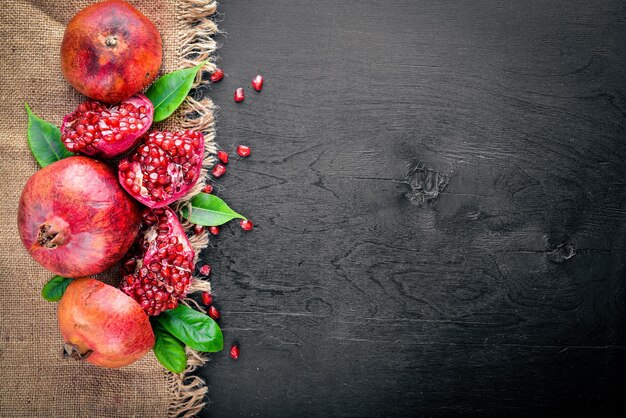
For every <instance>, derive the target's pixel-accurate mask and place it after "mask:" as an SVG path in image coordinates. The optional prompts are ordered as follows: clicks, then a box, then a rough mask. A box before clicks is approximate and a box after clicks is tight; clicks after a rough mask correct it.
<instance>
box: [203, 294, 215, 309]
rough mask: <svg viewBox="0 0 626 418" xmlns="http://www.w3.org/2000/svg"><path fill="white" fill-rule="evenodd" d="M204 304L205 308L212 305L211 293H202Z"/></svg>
mask: <svg viewBox="0 0 626 418" xmlns="http://www.w3.org/2000/svg"><path fill="white" fill-rule="evenodd" d="M202 303H204V305H205V306H209V305H210V304H212V303H213V295H211V294H210V293H209V292H202Z"/></svg>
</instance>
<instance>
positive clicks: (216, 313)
mask: <svg viewBox="0 0 626 418" xmlns="http://www.w3.org/2000/svg"><path fill="white" fill-rule="evenodd" d="M209 316H210V317H211V318H213V319H215V320H218V319H220V317H221V316H222V315H220V311H218V310H217V309H215V306H213V305H211V306H210V307H209Z"/></svg>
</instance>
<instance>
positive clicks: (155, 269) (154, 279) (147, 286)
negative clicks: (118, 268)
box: [120, 207, 195, 315]
mask: <svg viewBox="0 0 626 418" xmlns="http://www.w3.org/2000/svg"><path fill="white" fill-rule="evenodd" d="M131 254H132V255H131V256H130V258H128V259H127V260H126V261H125V262H124V264H123V271H124V273H125V275H124V277H123V279H122V283H121V285H120V287H121V289H122V291H123V292H124V293H126V294H127V295H129V296H130V297H132V298H133V299H135V300H136V301H137V302H138V303H139V304H140V305H141V307H142V308H143V309H144V310H145V311H146V313H147V314H148V315H158V314H160V313H161V312H163V311H165V310H168V309H173V308H175V307H176V306H177V305H178V301H179V299H182V298H184V297H185V296H186V295H187V291H188V290H189V287H190V286H191V278H192V272H193V270H194V263H193V259H194V255H195V254H194V251H193V249H192V247H191V244H190V243H189V240H188V239H187V236H186V235H185V231H184V230H183V228H182V226H181V225H180V222H179V221H178V217H177V216H176V214H175V213H174V212H173V211H172V210H171V209H170V208H168V207H164V208H159V209H153V210H149V209H146V210H145V211H144V214H143V225H142V235H141V237H140V239H139V242H138V243H137V245H136V247H135V248H134V249H133V250H131Z"/></svg>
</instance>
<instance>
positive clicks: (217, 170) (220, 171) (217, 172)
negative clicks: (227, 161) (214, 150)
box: [213, 164, 226, 178]
mask: <svg viewBox="0 0 626 418" xmlns="http://www.w3.org/2000/svg"><path fill="white" fill-rule="evenodd" d="M225 173H226V167H224V166H223V165H222V164H215V167H213V176H215V177H217V178H219V177H222V176H223V175H224V174H225Z"/></svg>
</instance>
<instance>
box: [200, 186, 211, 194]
mask: <svg viewBox="0 0 626 418" xmlns="http://www.w3.org/2000/svg"><path fill="white" fill-rule="evenodd" d="M202 191H203V192H204V193H213V186H212V185H210V184H207V185H206V186H204V189H202Z"/></svg>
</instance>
